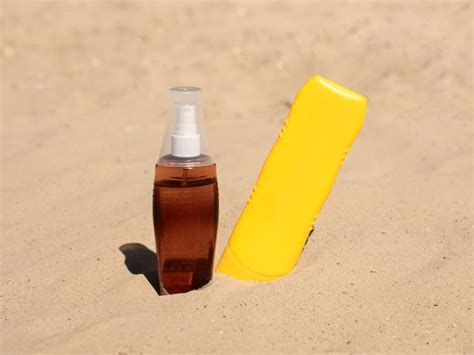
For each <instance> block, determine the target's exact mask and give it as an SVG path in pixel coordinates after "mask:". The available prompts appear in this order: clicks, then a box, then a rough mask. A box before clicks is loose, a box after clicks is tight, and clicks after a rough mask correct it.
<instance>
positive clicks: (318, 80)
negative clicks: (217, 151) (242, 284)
mask: <svg viewBox="0 0 474 355" xmlns="http://www.w3.org/2000/svg"><path fill="white" fill-rule="evenodd" d="M366 106H367V99H366V98H365V97H363V96H361V95H359V94H357V93H355V92H353V91H351V90H348V89H346V88H344V87H342V86H340V85H338V84H335V83H333V82H331V81H329V80H327V79H325V78H322V77H320V76H313V77H312V78H311V79H309V80H308V81H307V82H306V83H305V85H304V86H303V88H302V89H301V90H300V92H299V93H298V95H297V97H296V99H295V101H294V103H293V105H292V107H291V111H290V113H289V115H288V118H287V119H286V121H285V123H284V125H283V127H282V129H281V132H280V135H279V137H278V139H277V141H276V142H275V144H274V146H273V148H272V150H271V152H270V154H269V155H268V157H267V159H266V161H265V163H264V165H263V168H262V170H261V171H260V176H259V177H258V180H257V183H256V184H255V187H254V188H253V191H252V194H251V195H250V198H249V200H248V202H247V205H246V206H245V208H244V210H243V212H242V214H241V215H240V218H239V220H238V222H237V224H236V225H235V227H234V230H233V232H232V235H231V237H230V239H229V242H228V244H227V247H226V249H225V250H224V253H223V255H222V257H221V260H220V262H219V264H218V266H217V268H216V271H217V272H222V273H225V274H228V275H231V276H234V277H236V278H238V279H242V280H256V281H270V280H273V279H276V278H278V277H281V276H284V275H285V274H287V273H288V272H290V271H291V270H292V269H293V267H294V266H295V264H296V262H297V261H298V258H299V256H300V255H301V252H302V250H303V247H304V245H305V242H306V239H307V237H308V235H309V233H310V231H311V229H312V226H313V224H314V222H315V221H316V219H317V218H318V215H319V211H320V209H321V207H322V206H323V204H324V201H325V200H326V197H327V196H328V194H329V192H330V190H331V187H332V185H333V184H334V181H335V179H336V176H337V173H338V171H339V168H340V166H341V165H342V163H343V161H344V158H345V157H346V155H347V153H348V152H349V149H350V147H351V145H352V142H353V141H354V139H355V138H356V136H357V134H358V132H359V130H360V127H361V125H362V122H363V120H364V116H365V111H366Z"/></svg>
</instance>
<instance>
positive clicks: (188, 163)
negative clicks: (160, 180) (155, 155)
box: [156, 154, 215, 168]
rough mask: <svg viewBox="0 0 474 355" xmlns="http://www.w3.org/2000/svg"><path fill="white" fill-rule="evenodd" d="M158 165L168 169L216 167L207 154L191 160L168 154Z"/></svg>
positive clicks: (161, 158)
mask: <svg viewBox="0 0 474 355" xmlns="http://www.w3.org/2000/svg"><path fill="white" fill-rule="evenodd" d="M156 165H160V166H168V167H182V168H193V167H200V166H208V165H215V162H214V160H213V159H212V158H211V157H210V156H208V155H205V154H201V155H198V156H196V157H191V158H182V157H177V156H174V155H172V154H166V155H164V156H162V157H160V159H159V160H158V162H157V163H156Z"/></svg>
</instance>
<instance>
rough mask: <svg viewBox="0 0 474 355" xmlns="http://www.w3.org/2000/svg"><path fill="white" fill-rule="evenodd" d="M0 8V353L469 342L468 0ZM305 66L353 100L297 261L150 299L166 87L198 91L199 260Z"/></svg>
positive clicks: (234, 209) (18, 4)
mask: <svg viewBox="0 0 474 355" xmlns="http://www.w3.org/2000/svg"><path fill="white" fill-rule="evenodd" d="M1 7H2V11H1V14H2V15H1V21H2V24H3V27H2V48H1V49H2V53H1V54H2V55H1V57H2V59H1V60H2V77H1V83H2V94H1V98H2V131H1V150H2V158H1V178H2V181H1V201H2V222H1V235H2V239H1V244H2V248H1V254H2V255H1V257H2V268H1V275H2V276H1V288H0V290H1V292H0V294H1V296H0V299H1V352H2V353H5V354H6V353H23V352H28V353H31V352H47V353H50V352H51V353H52V352H56V353H73V352H83V353H96V352H106V353H122V354H123V353H139V352H149V353H156V352H163V353H164V352H166V353H177V352H199V353H202V352H219V353H230V352H258V353H274V352H296V351H298V352H301V353H311V352H328V351H338V352H410V353H411V352H427V353H434V352H437V353H440V352H441V353H444V352H456V353H461V352H464V353H469V352H470V353H472V352H474V348H473V345H472V334H473V329H472V319H473V318H472V316H473V312H472V307H473V305H472V280H473V277H472V276H473V272H472V270H473V268H472V266H473V265H472V232H473V220H472V218H473V213H472V212H473V205H472V202H473V191H472V188H473V185H472V181H473V180H472V178H473V177H472V152H473V147H472V133H473V132H472V123H473V121H472V119H473V117H472V113H473V112H472V109H473V106H472V96H471V95H472V78H473V77H472V74H473V73H472V15H473V13H472V6H471V5H469V2H452V3H449V2H404V3H394V2H390V3H379V4H375V3H369V2H359V3H354V2H351V3H342V2H337V3H330V2H325V3H316V2H311V1H307V2H295V3H278V2H265V3H263V2H261V3H251V2H242V3H229V4H222V3H221V4H216V3H206V2H194V3H191V2H189V3H187V2H176V3H174V4H173V3H172V2H166V3H165V2H161V3H160V2H154V1H148V2H135V3H131V2H115V1H103V2H99V1H97V2H57V3H50V2H44V1H8V2H5V1H3V2H2V5H1ZM315 73H318V74H320V75H323V76H325V77H327V78H330V79H331V80H333V81H336V82H338V83H340V84H343V85H344V86H346V87H348V88H351V89H353V90H355V91H357V92H360V93H362V94H365V95H367V96H368V98H369V108H368V113H367V117H366V122H365V124H364V127H363V129H362V131H361V134H360V136H359V137H358V139H357V141H356V142H355V144H354V146H353V149H352V151H351V152H350V154H349V156H348V158H347V160H346V162H345V165H344V166H343V168H342V170H341V171H340V174H339V177H338V179H337V182H336V184H335V186H334V188H333V190H332V192H331V194H330V196H329V199H328V201H327V203H326V205H325V206H324V208H323V210H322V213H321V216H320V218H319V220H318V221H317V223H316V229H315V232H314V233H313V235H312V236H311V239H310V241H309V242H308V244H307V246H306V249H305V250H304V252H303V254H302V257H301V259H300V261H299V263H298V265H297V267H296V268H295V269H294V270H293V271H292V272H291V273H290V274H289V275H288V276H286V277H283V278H281V279H279V280H277V281H274V282H271V283H254V282H241V281H238V280H235V279H232V278H230V277H227V276H224V275H219V274H217V275H215V278H214V280H213V282H212V284H211V285H210V286H208V287H206V288H204V289H202V290H199V291H195V292H190V293H187V294H182V295H176V296H169V297H159V296H157V294H156V292H155V290H154V289H153V287H152V285H151V284H150V282H149V280H148V279H150V280H151V281H153V280H152V279H153V278H152V276H150V273H149V272H150V270H149V261H150V260H153V257H154V254H153V253H154V239H153V226H152V218H151V190H152V181H153V173H154V164H155V161H156V159H157V157H158V154H159V150H160V146H161V139H162V137H161V136H162V131H163V123H164V121H165V116H166V109H167V101H166V89H167V88H168V87H170V86H176V85H196V86H200V87H202V88H203V90H204V95H205V100H206V106H205V110H206V118H207V128H208V132H207V133H208V134H207V135H208V139H209V141H210V143H211V146H212V152H213V156H214V157H215V159H216V161H217V165H218V174H219V183H220V202H221V209H220V225H219V235H218V247H217V253H216V257H219V256H220V254H221V252H222V250H223V248H224V246H225V244H226V242H227V239H228V237H229V235H230V232H231V230H232V227H233V225H234V223H235V221H236V219H237V217H238V215H239V213H240V211H241V210H242V208H243V206H244V204H245V201H246V199H247V197H248V195H249V192H250V190H251V188H252V185H253V183H254V182H255V180H256V177H257V176H258V172H259V169H260V166H261V164H262V162H263V161H264V159H265V157H266V154H267V152H268V151H269V149H270V148H271V146H272V143H273V141H274V139H275V138H276V136H277V133H278V131H279V127H280V125H281V123H282V122H283V119H284V118H285V116H286V114H287V112H288V104H289V103H290V102H291V101H292V100H293V98H294V96H295V94H296V92H297V91H298V89H299V87H301V85H302V84H303V83H304V82H305V80H307V79H308V78H309V77H310V76H311V75H313V74H315ZM316 183H317V182H316ZM131 243H136V244H132V245H131ZM124 253H125V254H127V259H128V261H127V265H126V264H125V254H124ZM137 255H138V258H137ZM146 276H148V279H147V277H146Z"/></svg>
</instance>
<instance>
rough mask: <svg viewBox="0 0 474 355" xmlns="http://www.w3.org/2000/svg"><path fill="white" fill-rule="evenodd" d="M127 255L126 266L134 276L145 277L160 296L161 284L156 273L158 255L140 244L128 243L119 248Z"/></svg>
mask: <svg viewBox="0 0 474 355" xmlns="http://www.w3.org/2000/svg"><path fill="white" fill-rule="evenodd" d="M119 250H120V251H121V252H122V253H123V255H125V265H126V266H127V269H128V271H130V272H131V273H132V274H134V275H140V274H141V275H144V276H145V277H146V279H147V280H148V282H149V283H150V285H151V286H153V288H154V289H155V291H156V293H158V294H160V282H159V280H158V273H157V271H156V253H155V252H153V251H151V250H150V249H148V248H147V247H146V246H144V245H143V244H140V243H127V244H123V245H121V246H120V247H119Z"/></svg>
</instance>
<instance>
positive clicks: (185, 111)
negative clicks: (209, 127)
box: [160, 86, 207, 159]
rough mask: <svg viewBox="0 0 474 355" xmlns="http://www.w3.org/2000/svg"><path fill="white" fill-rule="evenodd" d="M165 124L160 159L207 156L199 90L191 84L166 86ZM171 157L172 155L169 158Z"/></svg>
mask: <svg viewBox="0 0 474 355" xmlns="http://www.w3.org/2000/svg"><path fill="white" fill-rule="evenodd" d="M168 93H169V100H170V102H169V112H168V124H167V128H166V132H165V136H164V138H163V146H162V148H161V154H160V158H162V157H165V156H166V157H168V158H178V159H190V158H195V157H199V156H201V155H206V156H207V147H206V145H205V140H204V132H203V129H202V127H203V126H202V121H203V112H202V97H201V89H200V88H197V87H191V86H182V87H174V88H171V89H169V91H168ZM170 156H171V157H170Z"/></svg>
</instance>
